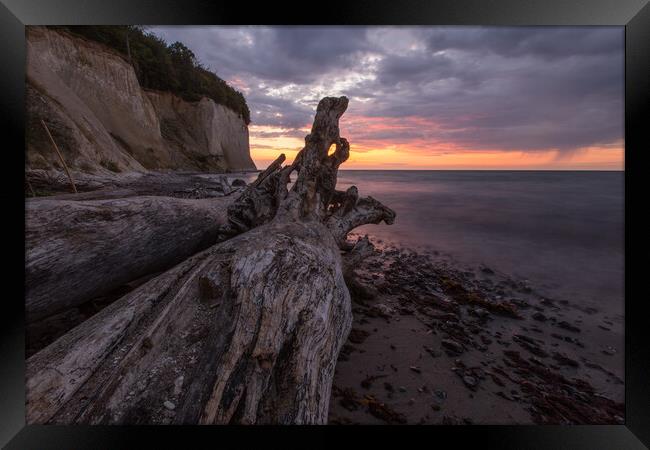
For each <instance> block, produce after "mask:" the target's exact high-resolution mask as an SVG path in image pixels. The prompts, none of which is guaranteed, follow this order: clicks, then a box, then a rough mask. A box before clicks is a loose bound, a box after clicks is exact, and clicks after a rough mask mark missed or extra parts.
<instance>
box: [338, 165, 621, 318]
mask: <svg viewBox="0 0 650 450" xmlns="http://www.w3.org/2000/svg"><path fill="white" fill-rule="evenodd" d="M623 180H624V174H623V172H523V171H341V172H340V174H339V183H338V189H346V188H347V187H349V186H351V185H353V184H354V185H356V186H357V187H358V188H359V192H360V195H362V196H366V195H371V196H373V197H375V198H377V199H379V200H381V201H382V202H383V203H384V204H386V205H388V206H390V207H391V208H393V209H394V210H395V211H396V212H397V218H396V220H395V224H393V225H391V226H387V225H385V224H381V225H367V226H364V227H362V228H360V229H358V230H357V231H360V232H362V233H368V234H370V235H371V236H377V237H380V238H385V239H388V240H391V241H394V242H397V243H401V244H404V245H408V246H411V247H419V248H432V249H436V250H440V251H444V252H447V253H450V254H452V255H453V256H455V257H456V258H457V259H458V260H460V261H463V262H466V263H469V264H485V265H487V266H490V267H492V268H493V269H496V270H501V271H504V272H508V273H510V274H515V275H519V276H522V277H525V278H528V279H530V280H531V282H533V283H535V284H536V285H537V286H542V287H543V288H544V290H545V292H546V293H547V295H549V296H554V297H564V298H567V299H573V300H574V301H575V300H579V301H580V303H583V304H585V303H598V304H599V305H600V306H601V307H604V306H605V305H604V304H607V308H606V309H608V310H609V311H610V312H612V313H614V314H622V312H623V302H622V299H623V261H624V253H623V245H624V241H623V239H624V227H623V215H624V210H623V199H624V193H623ZM610 308H612V309H610Z"/></svg>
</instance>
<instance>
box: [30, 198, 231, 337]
mask: <svg viewBox="0 0 650 450" xmlns="http://www.w3.org/2000/svg"><path fill="white" fill-rule="evenodd" d="M233 200H234V197H217V198H211V199H201V200H192V199H182V198H171V197H154V196H150V197H130V198H122V199H111V200H88V201H85V200H80V201H77V200H60V199H50V198H42V199H34V200H29V201H27V202H26V205H25V208H26V232H25V247H26V255H25V272H26V275H25V283H26V298H25V308H26V317H27V323H28V324H31V323H33V322H35V321H38V320H41V319H43V318H45V317H47V316H50V315H52V314H55V313H57V312H61V311H64V310H66V309H67V308H70V307H73V306H76V305H79V304H81V303H83V302H86V301H88V300H90V299H93V298H95V297H98V296H101V295H104V294H106V293H107V292H109V291H110V290H112V289H115V288H116V287H119V286H120V285H122V284H124V283H127V282H129V281H132V280H134V279H136V278H139V277H141V276H143V275H146V274H148V273H154V272H159V271H161V270H165V269H168V268H170V267H172V266H173V265H174V264H177V263H179V262H181V261H182V260H183V259H185V258H187V257H188V256H191V255H193V254H194V253H196V252H197V251H200V250H203V249H205V248H207V247H208V246H210V245H212V244H214V243H215V242H216V240H217V233H218V231H219V230H220V227H221V226H222V225H223V224H225V223H226V222H227V214H226V211H227V207H228V205H229V204H230V203H232V201H233Z"/></svg>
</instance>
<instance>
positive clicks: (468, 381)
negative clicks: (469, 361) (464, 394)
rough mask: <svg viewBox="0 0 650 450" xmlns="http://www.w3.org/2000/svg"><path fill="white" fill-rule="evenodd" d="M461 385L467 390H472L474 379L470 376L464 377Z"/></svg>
mask: <svg viewBox="0 0 650 450" xmlns="http://www.w3.org/2000/svg"><path fill="white" fill-rule="evenodd" d="M463 383H465V385H466V386H467V387H469V388H474V387H476V378H474V377H473V376H471V375H465V376H464V377H463Z"/></svg>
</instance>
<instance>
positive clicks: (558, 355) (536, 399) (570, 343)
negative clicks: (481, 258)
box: [329, 241, 624, 424]
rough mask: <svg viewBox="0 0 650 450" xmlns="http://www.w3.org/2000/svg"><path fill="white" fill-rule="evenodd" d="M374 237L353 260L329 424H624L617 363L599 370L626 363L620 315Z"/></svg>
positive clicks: (440, 256) (494, 272) (486, 268)
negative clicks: (364, 255) (354, 280)
mask: <svg viewBox="0 0 650 450" xmlns="http://www.w3.org/2000/svg"><path fill="white" fill-rule="evenodd" d="M376 244H378V246H379V247H381V250H380V253H378V254H377V256H375V257H374V258H371V259H368V260H366V261H365V262H364V263H363V265H362V266H361V267H359V268H358V270H357V274H358V276H359V286H358V287H357V289H356V290H354V289H353V302H354V307H353V312H354V324H353V329H352V332H351V333H350V337H349V338H348V342H347V344H346V345H345V347H344V349H343V351H342V354H341V357H340V358H339V361H338V364H337V369H336V374H335V378H334V386H333V390H332V398H331V403H330V416H329V423H331V424H355V423H360V424H382V423H393V424H531V423H536V424H579V423H622V422H623V416H624V407H623V403H622V402H623V395H624V390H623V381H622V380H623V373H622V372H621V371H620V370H609V369H607V368H606V367H620V368H622V365H623V363H622V362H623V355H622V348H623V347H622V344H623V341H622V338H621V337H620V336H622V330H623V322H622V318H621V317H611V316H609V315H607V314H606V313H603V312H602V311H598V310H596V309H593V308H583V307H581V306H580V305H577V304H573V303H571V302H569V301H567V300H564V299H552V298H547V297H544V296H541V295H540V294H539V293H537V291H536V289H535V286H533V285H530V284H528V283H526V282H525V281H522V280H518V279H515V278H512V277H509V276H508V275H506V274H503V273H499V272H496V271H494V270H493V269H491V268H489V267H485V266H483V267H464V266H463V265H462V264H460V263H459V262H458V261H454V260H453V259H452V258H451V257H450V256H449V255H444V254H441V253H439V252H428V253H417V252H414V251H409V250H407V249H404V248H397V247H394V246H392V245H390V244H387V243H386V242H383V241H382V242H376ZM613 336H619V338H613ZM612 341H615V342H618V343H619V345H620V346H616V347H614V346H612V345H611V342H612ZM619 341H620V342H619ZM606 343H608V344H606Z"/></svg>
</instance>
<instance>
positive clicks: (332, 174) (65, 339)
mask: <svg viewBox="0 0 650 450" xmlns="http://www.w3.org/2000/svg"><path fill="white" fill-rule="evenodd" d="M347 103H348V101H347V98H345V97H341V98H325V99H323V100H321V102H320V103H319V105H318V109H317V114H316V118H315V120H314V125H313V127H312V132H311V134H310V135H308V136H307V137H306V139H305V147H304V149H303V150H302V151H301V152H300V153H299V155H298V156H297V158H296V160H295V161H294V162H293V164H292V165H290V166H286V167H281V163H282V161H280V162H279V163H277V164H275V165H274V166H273V167H272V168H270V170H267V171H266V172H265V173H263V174H261V175H260V178H258V180H257V181H256V182H255V183H253V184H251V185H250V186H249V187H248V188H247V189H246V191H245V192H244V193H243V194H242V196H241V197H240V198H239V199H238V201H237V202H235V203H233V204H232V205H231V207H230V208H229V211H228V215H229V223H228V224H227V225H226V226H223V227H222V229H221V235H222V236H223V237H227V236H235V237H232V238H231V239H228V240H226V241H224V242H221V243H219V244H216V245H214V246H212V247H210V248H209V249H207V250H205V251H203V252H201V253H199V254H197V255H194V256H192V257H191V258H189V259H187V260H186V261H184V262H182V263H180V264H179V265H177V266H176V267H174V268H173V269H171V270H169V271H167V272H165V273H163V274H162V275H160V276H158V277H156V278H154V279H152V280H150V281H149V282H147V283H145V284H144V285H142V286H141V287H139V288H137V289H136V290H134V291H133V292H131V293H129V294H127V295H126V296H125V297H123V298H121V299H120V300H118V301H117V302H115V303H113V304H112V305H110V306H109V307H107V308H106V309H104V310H102V311H101V312H100V313H98V314H97V315H95V316H94V317H92V318H90V319H89V320H88V321H86V322H84V323H82V324H81V325H79V326H78V327H76V328H75V329H73V330H71V331H70V332H69V333H67V334H66V335H64V336H62V337H61V338H60V339H58V340H57V341H56V342H54V343H53V344H51V345H50V346H48V347H46V348H45V349H43V350H41V351H40V352H38V353H37V354H35V355H34V356H32V357H31V358H29V359H28V361H27V419H28V422H29V423H184V424H190V423H192V424H193V423H201V424H225V423H325V422H326V420H327V408H328V403H329V397H330V389H331V383H332V377H333V374H334V367H335V363H336V360H337V356H338V353H339V350H340V348H341V346H342V344H343V343H344V341H345V339H346V337H347V334H348V332H349V328H350V325H351V319H352V317H351V306H350V296H349V293H348V289H347V287H346V285H345V281H344V275H345V273H348V272H349V270H351V267H353V265H354V262H355V260H358V259H357V258H363V257H364V256H365V255H367V254H368V253H369V252H371V251H372V248H371V245H370V243H369V242H368V241H367V239H364V240H360V241H359V242H358V243H357V244H356V245H352V244H348V243H347V241H346V236H347V232H348V231H349V230H350V229H351V228H353V227H354V226H358V225H361V224H363V223H378V222H379V221H381V220H384V221H386V222H387V223H391V222H392V220H393V219H394V216H395V215H394V213H393V212H392V211H391V210H390V209H388V208H386V207H384V206H383V205H381V204H380V203H379V202H377V201H375V200H373V199H358V198H357V195H356V189H353V190H348V191H347V192H345V193H344V192H339V191H336V190H335V186H336V173H337V169H338V166H339V165H340V164H341V163H342V162H343V161H345V160H346V159H347V157H348V151H349V147H348V144H347V141H345V140H344V139H342V138H340V137H339V130H338V120H339V118H340V117H341V115H342V114H343V112H344V111H345V109H346V107H347ZM332 144H334V145H336V150H335V151H334V153H333V154H332V155H330V156H328V149H329V148H330V146H331V145H332ZM281 159H283V158H281ZM294 171H297V172H298V175H297V179H296V181H295V183H294V184H293V186H292V187H291V188H290V189H288V188H287V185H288V183H289V178H290V176H291V174H292V173H293V172H294ZM238 233H240V234H238ZM237 234H238V235H237ZM341 249H345V250H349V251H348V253H347V254H345V255H344V256H343V257H342V256H341ZM346 261H347V262H346Z"/></svg>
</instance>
